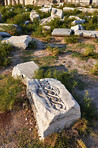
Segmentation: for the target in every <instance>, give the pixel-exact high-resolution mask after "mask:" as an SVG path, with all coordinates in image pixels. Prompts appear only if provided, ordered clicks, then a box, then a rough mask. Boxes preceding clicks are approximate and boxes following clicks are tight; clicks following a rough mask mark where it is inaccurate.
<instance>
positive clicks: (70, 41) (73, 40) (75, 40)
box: [65, 35, 79, 44]
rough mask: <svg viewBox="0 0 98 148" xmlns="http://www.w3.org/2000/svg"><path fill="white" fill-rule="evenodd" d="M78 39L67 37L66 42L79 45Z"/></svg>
mask: <svg viewBox="0 0 98 148" xmlns="http://www.w3.org/2000/svg"><path fill="white" fill-rule="evenodd" d="M78 39H79V37H77V36H74V35H72V36H70V37H65V42H66V43H71V44H73V43H77V42H78Z"/></svg>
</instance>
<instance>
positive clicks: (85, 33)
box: [75, 30, 98, 38]
mask: <svg viewBox="0 0 98 148" xmlns="http://www.w3.org/2000/svg"><path fill="white" fill-rule="evenodd" d="M75 35H79V36H83V37H91V38H98V31H93V30H75Z"/></svg>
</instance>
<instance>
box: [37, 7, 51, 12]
mask: <svg viewBox="0 0 98 148" xmlns="http://www.w3.org/2000/svg"><path fill="white" fill-rule="evenodd" d="M39 10H40V11H42V12H45V13H48V12H51V10H52V8H51V7H49V8H44V7H43V8H41V9H39Z"/></svg>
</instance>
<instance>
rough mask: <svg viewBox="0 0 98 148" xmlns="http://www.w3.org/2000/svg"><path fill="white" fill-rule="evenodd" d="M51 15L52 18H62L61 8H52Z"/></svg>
mask: <svg viewBox="0 0 98 148" xmlns="http://www.w3.org/2000/svg"><path fill="white" fill-rule="evenodd" d="M51 17H52V18H60V19H63V11H62V9H57V8H52V11H51Z"/></svg>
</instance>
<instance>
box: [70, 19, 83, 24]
mask: <svg viewBox="0 0 98 148" xmlns="http://www.w3.org/2000/svg"><path fill="white" fill-rule="evenodd" d="M84 23H85V19H79V20H75V21H73V22H72V24H73V25H77V24H84Z"/></svg>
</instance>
